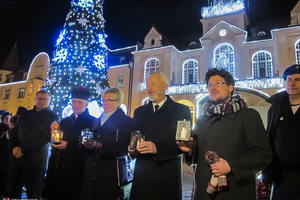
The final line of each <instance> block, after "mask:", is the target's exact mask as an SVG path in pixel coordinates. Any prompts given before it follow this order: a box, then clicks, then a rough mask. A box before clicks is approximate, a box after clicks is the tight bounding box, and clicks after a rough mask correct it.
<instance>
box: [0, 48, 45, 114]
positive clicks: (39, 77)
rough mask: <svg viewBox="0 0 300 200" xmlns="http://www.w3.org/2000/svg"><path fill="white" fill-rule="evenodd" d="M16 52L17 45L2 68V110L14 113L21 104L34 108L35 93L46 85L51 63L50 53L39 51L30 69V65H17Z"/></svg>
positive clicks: (0, 75) (0, 96)
mask: <svg viewBox="0 0 300 200" xmlns="http://www.w3.org/2000/svg"><path fill="white" fill-rule="evenodd" d="M16 53H17V49H16V46H15V47H14V48H13V49H12V51H11V52H10V54H9V56H8V57H7V59H6V60H5V62H4V64H3V65H2V66H1V68H0V77H1V79H0V99H1V100H0V110H7V111H9V112H11V113H13V114H15V113H16V112H17V109H18V107H19V106H22V107H25V108H27V109H32V108H33V106H34V105H35V101H34V97H35V94H36V92H37V91H39V90H41V89H42V87H43V86H44V83H45V81H46V77H47V70H48V68H49V65H50V62H49V56H48V54H46V53H39V54H38V55H37V56H36V57H35V58H34V59H33V61H32V63H31V64H30V66H29V70H28V66H24V67H23V66H18V65H17V61H16V60H17V56H16ZM20 68H24V69H20ZM16 69H17V70H16Z"/></svg>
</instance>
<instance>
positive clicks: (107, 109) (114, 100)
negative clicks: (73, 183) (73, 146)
mask: <svg viewBox="0 0 300 200" xmlns="http://www.w3.org/2000/svg"><path fill="white" fill-rule="evenodd" d="M101 98H102V105H103V109H104V112H103V114H102V115H101V116H100V118H98V119H96V120H95V122H94V125H93V129H92V130H93V132H94V139H88V140H87V141H86V142H85V146H86V148H88V149H90V150H91V151H90V152H89V153H90V156H89V158H88V161H87V166H86V173H85V178H84V184H83V188H82V194H81V198H80V199H81V200H98V199H99V200H102V199H103V200H106V199H107V200H121V199H122V198H121V194H120V186H124V184H126V183H127V181H128V180H127V178H128V177H127V176H128V172H127V156H126V155H127V147H128V145H129V140H130V134H131V130H132V125H131V118H130V117H128V116H126V115H125V113H124V111H123V110H122V109H121V108H120V105H121V103H122V101H123V99H124V94H123V92H122V91H121V90H120V89H118V88H108V89H106V90H104V91H103V93H102V96H101Z"/></svg>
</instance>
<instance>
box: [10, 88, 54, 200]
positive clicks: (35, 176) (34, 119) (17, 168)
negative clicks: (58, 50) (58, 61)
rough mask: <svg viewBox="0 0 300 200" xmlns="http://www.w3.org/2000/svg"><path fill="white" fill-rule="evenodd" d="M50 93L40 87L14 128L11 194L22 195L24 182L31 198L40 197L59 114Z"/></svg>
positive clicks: (12, 137)
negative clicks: (54, 109)
mask: <svg viewBox="0 0 300 200" xmlns="http://www.w3.org/2000/svg"><path fill="white" fill-rule="evenodd" d="M50 97H51V96H50V93H49V92H47V91H45V90H40V91H38V92H37V93H36V96H35V98H34V100H35V106H34V108H33V109H32V110H28V111H24V112H23V113H22V114H21V115H20V118H19V122H18V123H17V124H16V125H15V127H14V128H13V129H12V130H11V133H10V135H11V137H10V139H9V143H10V150H11V151H12V154H13V158H12V161H11V169H10V172H9V187H8V197H9V198H10V199H20V198H21V196H22V188H23V186H24V185H25V188H26V194H27V198H28V199H41V193H42V188H43V182H44V176H45V171H46V166H47V159H48V149H49V145H50V137H51V129H50V125H51V123H52V122H53V121H56V120H58V116H57V114H55V113H54V112H52V111H51V110H50V109H49V104H50V101H51V99H50Z"/></svg>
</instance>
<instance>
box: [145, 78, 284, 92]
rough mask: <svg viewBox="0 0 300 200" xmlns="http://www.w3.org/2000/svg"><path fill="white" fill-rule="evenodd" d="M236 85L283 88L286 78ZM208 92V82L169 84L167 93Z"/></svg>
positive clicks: (238, 82)
mask: <svg viewBox="0 0 300 200" xmlns="http://www.w3.org/2000/svg"><path fill="white" fill-rule="evenodd" d="M235 86H240V87H248V88H255V89H269V88H283V87H284V80H283V79H282V78H265V79H247V80H243V81H236V82H235ZM139 88H140V91H143V90H145V89H146V83H145V82H142V83H140V87H139ZM202 92H208V90H207V88H206V84H204V83H199V84H185V85H172V86H169V87H168V89H167V91H166V93H167V94H170V95H172V94H190V93H202Z"/></svg>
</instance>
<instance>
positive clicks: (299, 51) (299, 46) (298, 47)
mask: <svg viewBox="0 0 300 200" xmlns="http://www.w3.org/2000/svg"><path fill="white" fill-rule="evenodd" d="M295 51H296V63H297V64H300V40H298V41H297V42H296V44H295Z"/></svg>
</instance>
